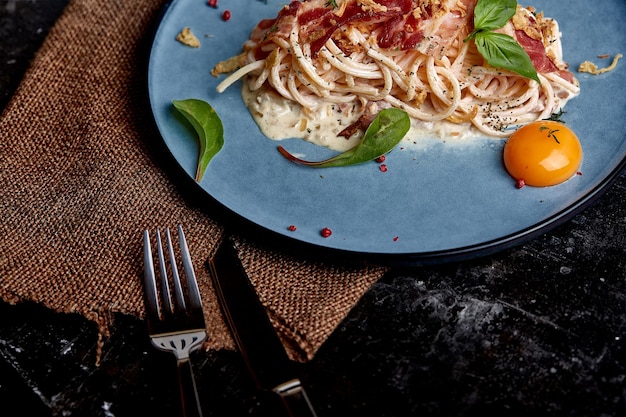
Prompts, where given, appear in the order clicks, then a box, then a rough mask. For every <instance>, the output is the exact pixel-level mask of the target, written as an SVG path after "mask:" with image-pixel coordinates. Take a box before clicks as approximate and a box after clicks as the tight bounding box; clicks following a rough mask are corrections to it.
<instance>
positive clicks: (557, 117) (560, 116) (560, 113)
mask: <svg viewBox="0 0 626 417" xmlns="http://www.w3.org/2000/svg"><path fill="white" fill-rule="evenodd" d="M565 113H566V112H565V111H563V109H559V111H558V113H552V114H551V115H550V117H548V118H546V119H543V120H552V121H553V122H560V123H563V124H565V120H563V116H564V115H565Z"/></svg>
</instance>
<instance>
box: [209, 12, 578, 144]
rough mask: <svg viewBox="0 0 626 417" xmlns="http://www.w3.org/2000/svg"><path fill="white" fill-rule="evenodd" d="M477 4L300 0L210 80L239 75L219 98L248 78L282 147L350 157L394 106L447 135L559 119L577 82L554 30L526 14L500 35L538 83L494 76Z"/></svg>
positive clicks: (493, 132)
mask: <svg viewBox="0 0 626 417" xmlns="http://www.w3.org/2000/svg"><path fill="white" fill-rule="evenodd" d="M476 1H477V0H334V1H333V0H305V1H300V0H294V1H292V2H291V3H290V4H289V5H287V6H284V7H283V8H282V9H281V10H280V12H279V13H278V15H277V16H276V17H275V18H273V19H267V20H262V21H261V22H259V23H258V25H257V26H256V27H255V28H254V29H253V31H252V34H251V36H250V39H249V40H248V41H246V42H245V44H244V45H243V53H242V54H240V55H238V56H235V57H233V58H231V59H229V60H227V61H224V62H220V63H219V64H218V65H217V66H216V67H215V68H214V69H213V71H212V74H213V75H215V76H218V74H220V73H231V74H230V75H229V76H228V77H227V78H225V79H224V80H223V81H222V82H221V83H220V84H219V86H218V91H220V92H222V91H224V90H225V89H226V88H228V87H229V86H230V85H231V84H233V83H234V82H235V81H237V80H239V79H241V78H244V79H245V82H244V83H243V84H244V87H243V97H244V99H245V101H246V105H247V107H248V108H249V110H250V112H251V114H252V115H253V117H254V118H255V120H256V122H257V124H259V126H260V127H261V130H262V131H263V132H264V133H265V134H266V135H267V136H269V137H273V138H277V139H278V138H282V137H302V138H305V139H307V140H310V141H313V142H315V143H318V144H322V145H325V146H329V147H331V148H336V149H339V150H341V149H340V148H342V147H348V146H349V145H348V143H349V142H346V141H345V139H344V138H348V139H349V138H352V137H355V136H359V132H362V131H363V130H364V128H366V127H367V125H368V124H369V123H370V122H371V120H372V119H373V117H375V115H376V114H377V113H378V112H379V111H380V109H382V108H385V107H397V108H401V109H403V110H405V111H406V112H407V113H408V114H409V116H410V117H411V118H412V119H413V122H414V123H415V124H417V125H419V126H424V127H428V128H432V129H435V128H436V127H439V128H441V127H442V126H447V127H446V129H447V130H446V132H448V134H449V133H450V132H451V131H454V132H455V133H454V134H460V133H459V132H467V131H474V132H478V133H479V134H482V135H487V136H493V137H507V136H509V135H510V133H511V132H510V130H509V129H508V128H509V127H510V126H515V125H520V124H525V123H528V122H531V121H534V120H538V119H544V118H548V117H550V115H551V114H552V113H556V112H558V111H559V110H560V109H561V108H562V107H563V105H564V104H565V102H566V101H567V100H569V99H570V98H572V97H574V96H576V95H577V94H578V92H579V87H578V82H577V81H576V79H575V78H574V76H573V74H572V73H571V72H570V71H568V65H567V64H566V63H565V62H564V61H563V57H562V51H561V42H560V37H561V34H560V32H559V27H558V24H557V22H556V21H555V20H554V19H550V18H546V17H544V16H543V14H542V13H536V12H535V10H534V9H532V8H523V7H521V6H519V5H518V6H517V11H516V13H515V15H514V17H513V18H512V19H510V20H509V21H508V23H507V24H506V25H505V26H504V27H502V28H500V29H497V31H499V32H502V33H505V34H508V35H510V36H512V37H513V38H514V39H516V40H517V42H518V43H519V44H520V45H521V46H522V48H523V49H524V50H525V51H526V52H527V53H528V55H529V57H530V58H531V61H532V63H533V66H534V67H535V69H536V70H537V73H538V76H539V79H540V81H541V82H540V83H538V82H536V81H534V80H531V79H529V78H525V77H522V76H520V75H518V74H516V73H513V72H509V71H505V70H502V69H498V68H494V67H491V66H489V65H488V64H487V63H486V61H485V59H484V58H483V57H482V56H481V55H480V54H479V53H478V51H477V48H476V45H475V44H474V42H472V41H466V40H465V38H466V37H467V36H468V35H469V34H470V33H471V31H472V30H473V15H474V13H473V11H474V6H475V4H476ZM277 126H282V127H280V128H277ZM470 126H471V127H470ZM272 128H273V129H272ZM337 137H341V138H342V139H344V142H346V144H345V145H342V144H341V143H339V144H338V142H336V140H337V139H336V138H337ZM333 139H334V141H333Z"/></svg>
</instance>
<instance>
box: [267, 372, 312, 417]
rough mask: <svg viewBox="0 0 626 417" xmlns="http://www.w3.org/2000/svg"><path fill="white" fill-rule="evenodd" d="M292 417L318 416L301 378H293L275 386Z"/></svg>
mask: <svg viewBox="0 0 626 417" xmlns="http://www.w3.org/2000/svg"><path fill="white" fill-rule="evenodd" d="M274 392H275V393H277V394H278V395H279V396H280V398H281V399H282V400H283V404H284V405H285V408H286V409H287V412H288V413H289V415H290V416H291V417H317V414H316V413H315V410H314V409H313V404H311V401H310V400H309V396H308V395H307V394H306V391H305V390H304V387H303V386H302V384H301V383H300V380H299V379H292V380H291V381H287V382H285V383H284V384H281V385H279V386H277V387H276V388H274Z"/></svg>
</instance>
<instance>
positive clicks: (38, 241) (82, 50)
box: [0, 0, 385, 361]
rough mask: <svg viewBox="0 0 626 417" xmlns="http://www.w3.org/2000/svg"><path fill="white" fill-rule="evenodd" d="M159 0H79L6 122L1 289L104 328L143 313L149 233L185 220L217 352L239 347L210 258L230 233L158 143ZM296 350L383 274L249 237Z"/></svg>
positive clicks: (245, 248) (257, 281)
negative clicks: (154, 89)
mask: <svg viewBox="0 0 626 417" xmlns="http://www.w3.org/2000/svg"><path fill="white" fill-rule="evenodd" d="M161 7H162V1H160V0H134V1H129V2H124V1H123V2H118V1H116V2H110V1H109V2H107V1H104V2H103V1H98V0H74V1H72V2H70V3H69V5H68V6H67V8H66V9H65V11H64V13H63V15H62V16H61V17H60V19H59V20H58V21H57V23H56V25H55V26H54V27H53V28H52V30H51V31H50V34H49V35H48V37H47V38H46V40H45V41H44V44H43V45H42V47H41V49H40V50H39V51H38V53H37V55H36V57H35V58H34V60H33V62H32V64H31V67H30V68H29V70H28V71H27V73H26V74H25V77H24V79H23V81H22V83H21V84H20V86H19V87H18V90H17V91H16V93H15V95H14V97H13V99H12V101H11V102H10V103H9V105H8V106H7V108H6V109H5V111H4V113H3V114H2V117H1V119H0V190H2V191H1V193H0V218H1V221H0V233H1V234H2V239H0V297H1V298H2V299H3V300H4V301H6V302H9V303H19V302H22V301H33V302H36V303H40V304H42V305H44V306H46V307H47V308H49V309H52V310H54V311H56V312H61V313H79V314H82V315H84V316H85V317H87V318H88V319H90V320H93V321H95V322H96V323H97V325H98V326H99V329H100V340H99V346H100V348H101V349H102V348H103V347H105V346H106V345H105V343H106V337H107V335H108V332H109V330H110V328H111V327H110V326H111V324H112V318H113V313H124V314H130V315H136V316H139V317H142V316H143V315H144V305H143V293H142V290H143V287H142V276H143V258H142V245H143V242H142V232H143V230H144V229H150V230H154V229H155V228H157V227H159V228H165V227H171V228H175V226H176V225H177V224H182V225H183V228H184V229H185V234H186V236H187V240H188V243H189V246H190V250H191V255H192V258H193V260H194V267H195V269H196V274H197V275H198V280H199V285H200V290H201V294H202V297H203V303H204V308H205V315H206V322H207V327H208V334H209V341H208V342H207V344H206V348H207V349H224V348H229V349H232V348H234V343H233V341H232V339H231V337H230V334H229V332H228V329H227V328H226V325H225V323H224V321H223V319H222V316H221V313H220V310H219V306H218V305H217V299H216V296H215V294H214V292H213V289H212V286H211V282H210V276H209V273H208V269H207V266H206V261H207V260H208V259H209V257H210V256H211V254H212V251H213V250H214V249H216V247H217V244H218V243H219V242H220V239H221V238H222V235H223V230H224V229H223V227H222V225H221V224H219V223H218V221H217V220H216V219H215V217H216V216H212V214H211V213H210V210H209V208H208V207H205V206H203V205H199V204H193V203H190V202H189V200H188V199H187V198H185V197H184V193H183V192H182V191H181V189H180V187H178V186H177V185H175V184H174V182H173V181H172V175H168V174H167V173H166V170H164V169H163V163H164V162H163V161H161V160H159V158H158V156H155V153H154V152H153V151H152V150H153V149H154V147H155V146H156V141H159V140H160V138H159V137H158V135H157V134H156V132H155V131H154V130H151V129H154V128H153V127H151V128H146V126H147V125H148V124H149V123H148V121H151V117H152V116H151V114H150V109H149V106H148V104H147V97H146V90H145V87H144V84H143V79H142V77H145V74H144V73H143V71H144V68H145V61H144V60H145V57H146V51H147V50H149V47H150V43H151V36H152V33H153V32H152V31H153V29H154V25H156V24H157V20H158V17H159V14H160V10H161ZM237 242H238V244H237V248H238V250H239V255H240V257H241V259H242V262H243V264H244V267H245V269H246V271H247V272H248V274H249V276H250V279H251V281H252V283H253V285H254V286H255V288H256V289H257V292H258V293H259V297H260V299H261V300H262V302H263V304H264V305H265V307H266V309H267V312H268V314H269V316H270V318H271V320H272V323H273V324H274V325H275V327H276V328H277V329H278V330H279V334H280V335H281V338H282V340H283V341H284V342H285V344H286V346H287V347H288V350H289V351H290V354H291V355H292V357H293V358H294V359H297V360H300V361H305V360H308V359H310V358H312V357H313V355H314V354H315V352H316V350H317V349H318V348H319V347H320V345H321V344H322V343H323V342H324V340H325V339H326V338H327V337H328V336H329V335H330V333H331V332H332V331H333V329H334V328H335V327H336V326H337V325H338V324H339V323H340V322H341V320H342V319H343V318H344V317H345V316H346V314H347V313H348V312H349V310H350V309H351V308H352V307H353V306H354V304H355V303H356V302H357V301H358V300H359V298H360V297H361V296H362V295H363V293H364V292H365V291H367V289H368V288H369V287H370V286H371V284H373V283H374V282H375V281H376V280H377V279H379V278H380V277H381V275H382V274H384V272H385V269H384V268H379V267H373V266H372V267H370V266H364V265H351V266H348V265H344V264H328V263H318V261H317V260H313V259H301V258H299V257H294V256H295V255H286V254H283V253H281V252H280V251H279V250H274V249H270V248H268V247H266V246H265V245H262V244H261V243H260V242H259V241H257V240H254V239H250V238H249V237H246V238H238V239H237Z"/></svg>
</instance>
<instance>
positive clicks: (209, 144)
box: [172, 98, 224, 182]
mask: <svg viewBox="0 0 626 417" xmlns="http://www.w3.org/2000/svg"><path fill="white" fill-rule="evenodd" d="M172 103H173V104H174V107H175V108H176V110H178V111H179V112H180V113H181V114H182V115H183V116H185V119H187V121H189V123H190V124H191V126H193V128H194V130H195V131H196V133H197V134H198V139H199V143H200V155H199V157H198V167H197V169H196V177H195V179H196V181H197V182H200V180H201V179H202V176H203V175H204V171H206V168H207V166H208V165H209V162H210V161H211V159H212V158H213V157H214V156H215V155H216V154H217V153H218V152H219V151H220V149H222V146H223V145H224V127H223V126H222V120H221V119H220V118H219V116H218V115H217V113H216V112H215V110H214V109H213V107H212V106H211V105H210V104H209V103H207V102H206V101H202V100H198V99H195V98H190V99H187V100H174V101H173V102H172Z"/></svg>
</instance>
